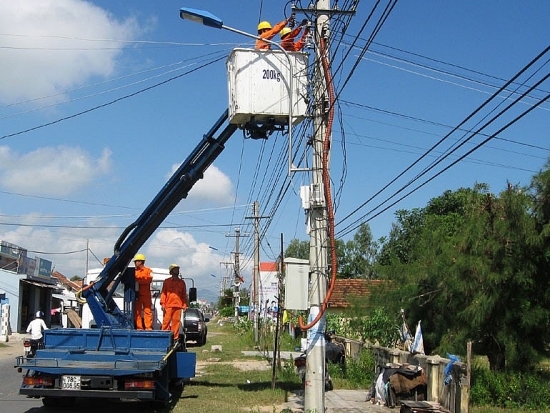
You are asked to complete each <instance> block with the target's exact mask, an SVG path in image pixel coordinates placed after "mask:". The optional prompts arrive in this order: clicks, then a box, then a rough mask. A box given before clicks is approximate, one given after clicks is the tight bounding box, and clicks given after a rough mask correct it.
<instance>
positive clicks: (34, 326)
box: [27, 311, 48, 345]
mask: <svg viewBox="0 0 550 413" xmlns="http://www.w3.org/2000/svg"><path fill="white" fill-rule="evenodd" d="M42 317H44V313H43V312H42V311H37V312H36V318H35V319H34V320H32V321H31V322H30V323H29V326H28V327H27V333H31V343H32V342H33V341H34V342H35V343H36V344H37V345H40V344H41V343H43V342H44V335H43V332H44V331H45V330H47V329H48V326H46V323H45V322H44V320H42Z"/></svg>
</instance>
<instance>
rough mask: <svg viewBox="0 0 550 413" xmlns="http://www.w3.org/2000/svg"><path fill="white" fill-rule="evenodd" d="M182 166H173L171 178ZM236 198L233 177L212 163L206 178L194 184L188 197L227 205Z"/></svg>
mask: <svg viewBox="0 0 550 413" xmlns="http://www.w3.org/2000/svg"><path fill="white" fill-rule="evenodd" d="M179 167H180V165H179V164H175V165H173V166H172V171H171V172H170V175H167V179H169V178H170V177H171V176H172V174H173V173H174V172H175V171H176V170H177V169H178V168H179ZM234 198H235V194H234V191H233V184H232V183H231V179H229V177H228V176H227V175H226V174H224V173H223V172H222V171H221V170H220V169H219V168H217V167H216V166H214V165H210V166H209V167H208V169H207V170H206V172H205V173H204V178H203V179H199V181H198V182H197V183H196V184H195V186H193V189H191V191H190V192H189V195H188V197H187V200H188V201H196V202H205V201H206V202H208V203H209V204H212V203H214V204H218V205H226V204H227V202H228V201H232V200H233V199H234Z"/></svg>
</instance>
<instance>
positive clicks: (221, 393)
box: [165, 323, 300, 413]
mask: <svg viewBox="0 0 550 413" xmlns="http://www.w3.org/2000/svg"><path fill="white" fill-rule="evenodd" d="M212 345H221V346H222V352H216V353H211V352H210V348H211V346H212ZM253 348H254V345H253V343H250V342H249V339H248V338H247V337H246V336H245V335H238V334H236V332H235V329H234V328H233V326H231V325H224V326H219V325H218V324H216V323H209V324H208V342H207V344H206V346H204V347H190V348H189V351H194V352H196V353H197V362H198V363H199V364H200V363H201V362H206V361H209V360H210V361H211V360H212V359H214V358H215V359H216V360H217V359H219V361H218V362H209V363H208V364H207V365H206V366H205V367H201V368H200V369H197V370H198V371H199V370H200V373H201V374H200V376H198V377H196V378H194V379H192V380H191V382H190V383H189V384H187V385H186V386H185V388H184V390H183V392H182V393H181V396H180V398H179V400H177V402H176V403H175V404H174V405H173V406H171V407H170V408H168V409H166V410H165V411H167V412H168V411H170V412H173V413H183V412H194V413H213V412H224V413H243V412H250V413H255V412H277V413H278V412H280V411H281V408H280V405H282V404H283V403H284V402H285V401H287V398H288V396H289V394H290V393H291V392H293V391H295V390H298V389H300V382H299V379H298V376H297V374H296V373H295V372H294V366H293V365H290V362H288V361H287V362H284V361H282V362H281V369H278V368H277V369H276V380H275V387H274V389H272V388H271V386H272V369H271V368H269V369H266V370H249V371H242V370H240V369H238V368H236V367H234V366H233V365H232V364H226V362H232V361H235V360H244V359H245V358H244V357H243V355H242V354H241V351H242V350H253ZM259 359H261V358H259ZM246 360H250V358H246Z"/></svg>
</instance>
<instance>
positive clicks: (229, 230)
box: [0, 0, 550, 295]
mask: <svg viewBox="0 0 550 413" xmlns="http://www.w3.org/2000/svg"><path fill="white" fill-rule="evenodd" d="M385 4H386V3H383V5H385ZM305 5H306V3H303V6H305ZM285 6H286V7H287V8H286V10H285ZM339 6H340V7H341V8H342V7H343V3H342V2H340V3H339ZM373 6H374V2H367V1H364V0H363V1H361V2H359V4H358V7H357V12H356V14H355V16H354V17H353V18H352V19H351V22H350V24H349V27H347V29H346V31H345V34H342V30H341V28H342V26H341V25H339V22H337V21H336V18H335V19H334V20H333V21H332V22H331V23H332V27H333V28H335V33H333V36H334V37H333V39H334V41H333V43H332V45H331V46H332V52H333V72H334V73H333V76H334V82H335V87H336V92H337V93H339V99H340V106H339V108H340V109H339V111H338V113H337V117H336V122H335V126H334V130H333V136H332V137H333V144H332V152H331V177H332V188H333V195H334V196H335V197H336V202H335V204H336V206H337V210H336V222H337V227H336V232H337V233H339V232H340V234H345V235H344V237H343V238H344V239H349V238H350V237H352V236H353V231H351V232H350V231H346V230H345V228H346V227H347V225H348V224H350V223H352V222H354V221H355V220H357V219H359V220H361V219H367V220H368V222H369V224H370V226H371V229H372V231H373V234H374V236H375V238H379V237H382V236H385V235H387V234H388V233H389V230H390V228H391V223H392V222H393V221H394V212H395V210H396V209H410V208H414V207H423V206H425V205H426V203H427V202H428V201H429V200H430V199H431V198H433V197H436V196H439V195H441V194H442V192H443V191H444V190H446V189H451V190H453V189H457V188H459V187H471V186H473V185H474V184H475V183H476V182H485V183H487V184H489V185H490V188H491V190H492V191H493V192H500V191H501V190H502V189H504V188H505V186H506V183H507V181H509V182H511V183H512V184H521V185H527V184H529V181H530V179H531V177H532V176H533V175H534V174H535V173H537V172H538V171H539V170H540V169H541V168H542V167H543V165H544V164H545V162H546V160H547V158H548V155H549V149H550V139H549V138H548V136H547V135H548V130H549V126H550V125H549V123H550V112H549V111H550V105H549V104H548V103H544V104H542V105H540V106H539V107H538V108H536V109H534V110H533V111H531V112H530V113H529V114H528V115H526V116H525V117H524V118H523V119H521V120H520V121H518V122H516V123H515V124H513V125H512V126H510V127H509V128H507V129H506V130H505V131H503V132H502V133H500V134H499V135H498V136H497V137H496V138H494V139H491V140H490V141H489V142H488V143H486V144H485V145H483V146H482V147H481V148H480V149H478V150H476V151H475V152H473V153H472V154H471V155H470V156H468V157H467V158H465V159H464V160H461V161H460V162H459V163H457V164H456V165H455V166H453V167H452V168H450V169H449V170H447V171H446V172H444V173H443V174H441V175H440V176H439V177H437V178H435V179H434V180H432V181H431V182H429V183H427V184H426V185H424V186H422V187H421V188H420V189H418V190H416V191H415V192H414V193H412V194H411V195H410V196H408V197H406V198H405V199H403V200H402V201H400V202H399V203H397V204H396V205H395V206H393V207H390V208H388V209H387V210H386V211H385V212H383V213H380V214H379V215H377V216H375V215H376V214H377V213H378V212H379V211H380V210H381V209H382V208H384V207H385V206H387V205H388V203H385V204H384V203H383V202H384V201H386V200H388V198H390V196H391V195H393V194H394V193H395V192H396V191H397V190H398V189H399V188H401V187H402V186H404V185H406V184H407V183H408V182H409V181H411V180H412V179H413V178H415V177H416V176H417V175H418V174H420V173H421V172H422V171H423V170H424V169H425V168H427V167H428V166H429V165H430V164H431V163H432V162H434V161H436V159H437V157H438V156H439V155H441V154H442V153H444V152H445V151H448V150H449V149H450V148H451V147H452V145H453V144H454V145H457V142H459V140H460V139H464V138H468V137H470V136H471V135H470V134H468V133H467V132H465V131H464V130H463V131H462V132H461V133H457V132H458V131H457V132H454V133H452V134H450V132H451V131H452V129H453V128H454V127H456V126H458V125H459V124H460V123H461V122H462V121H463V120H464V119H466V117H467V116H469V115H470V114H471V113H472V112H473V111H474V110H475V109H476V108H478V107H479V106H480V105H481V104H482V103H483V102H484V101H485V100H487V99H488V98H489V97H490V96H491V95H492V94H493V93H495V91H496V90H497V89H498V88H499V87H501V86H502V85H503V84H504V83H505V82H506V81H507V80H508V79H510V78H511V77H512V76H514V75H515V74H516V73H517V72H518V71H520V70H521V69H522V68H523V67H524V66H525V65H526V64H527V63H528V62H530V61H531V60H532V59H533V58H534V57H535V56H537V55H538V54H539V53H540V52H541V51H542V50H543V49H544V48H545V47H547V46H548V40H549V36H548V24H547V17H548V16H550V3H549V2H546V1H542V0H539V1H529V2H527V3H526V2H517V1H502V0H500V1H498V0H487V1H483V2H479V1H473V0H472V1H461V2H450V1H446V2H444V1H414V2H412V1H403V0H402V1H400V2H397V4H396V5H395V7H394V8H393V10H392V12H391V14H390V15H389V16H388V18H387V20H386V21H385V23H384V24H383V26H382V27H381V28H380V30H379V32H378V33H377V35H376V37H375V38H374V41H373V43H372V44H371V45H370V47H369V48H368V50H367V51H366V52H364V50H363V48H364V46H365V44H366V43H367V39H369V37H370V36H371V34H372V32H373V29H374V27H375V26H374V23H375V21H376V20H377V19H378V18H379V17H380V15H381V12H380V11H379V10H376V11H375V12H374V14H373V18H372V20H370V21H368V22H367V23H366V24H365V22H366V20H367V17H368V16H369V14H370V12H371V10H372V8H373ZM180 7H192V8H197V9H205V8H207V9H208V11H209V12H211V13H213V14H215V15H217V16H218V17H220V18H222V19H223V21H224V24H226V25H227V26H231V27H234V28H237V29H240V30H244V31H249V32H254V31H255V28H256V25H257V23H258V21H259V20H269V21H271V22H272V23H276V22H278V21H280V20H282V19H283V17H284V15H285V14H286V15H288V14H289V13H290V10H289V9H288V6H287V4H286V2H283V1H269V2H256V1H244V0H241V1H234V0H224V1H221V0H212V1H209V2H203V1H190V0H187V1H186V0H180V1H174V0H166V1H163V2H150V1H141V0H136V1H132V2H112V1H88V2H83V1H80V0H20V1H18V2H7V1H5V2H2V3H1V4H0V27H2V30H1V31H0V59H1V61H2V66H3V68H2V71H1V72H0V239H2V240H4V241H7V242H11V243H15V244H17V245H20V246H22V247H24V248H27V249H28V250H29V251H33V252H30V253H29V255H31V256H34V255H36V256H39V257H42V258H46V259H49V260H51V261H53V263H54V265H55V269H56V270H58V271H60V272H61V273H63V274H65V275H66V276H68V277H71V276H72V275H83V272H84V269H85V268H86V265H88V266H89V267H97V266H98V265H99V262H98V261H97V260H96V258H95V257H97V258H99V259H100V260H101V259H102V258H103V257H110V256H111V255H112V248H113V244H114V242H115V241H116V239H117V238H118V236H119V235H120V233H121V232H122V230H123V228H124V227H126V226H127V225H128V224H130V223H131V222H133V220H135V219H136V218H137V216H138V215H139V213H140V212H141V211H142V210H143V209H144V208H145V207H146V206H147V205H148V203H149V202H150V201H151V200H152V199H153V197H154V196H155V195H156V193H157V192H158V191H159V190H160V189H161V187H162V186H163V185H164V183H165V182H166V180H167V179H168V177H169V176H170V175H171V173H172V171H173V170H174V168H175V167H177V165H178V164H179V163H180V162H181V161H183V160H184V159H185V158H186V157H187V155H188V154H189V153H190V152H191V150H192V149H193V148H194V147H195V145H196V143H197V142H198V141H199V140H200V138H201V137H202V135H203V134H204V133H206V132H207V131H208V130H209V129H210V127H211V126H212V125H213V124H214V122H215V121H216V120H217V119H218V118H219V116H220V115H221V114H222V112H223V111H224V110H225V109H226V107H227V77H226V68H225V60H226V58H227V56H228V55H229V53H230V52H231V50H232V49H233V48H235V47H251V46H252V40H250V39H248V38H246V37H243V36H240V35H238V34H234V33H231V32H229V31H224V30H216V29H212V28H207V27H204V26H200V25H198V24H196V23H192V22H189V21H184V20H181V19H180V17H179V8H180ZM297 17H298V20H301V19H302V18H304V17H305V16H303V15H298V16H297ZM363 26H364V29H362V27H363ZM356 36H358V37H359V38H358V39H357V41H356V42H355V43H354V40H355V38H356ZM352 46H353V47H352ZM310 53H312V54H313V50H310ZM546 59H547V57H546V58H545V59H543V62H545V61H546ZM311 60H312V59H311ZM342 61H344V63H343V64H342V65H341V62H342ZM337 68H338V70H337ZM548 68H549V66H548V65H546V66H544V65H543V64H542V62H541V63H538V64H537V65H535V66H534V67H533V68H532V69H531V70H530V71H529V72H527V73H526V74H525V75H524V76H523V77H521V78H520V79H518V82H520V83H523V82H525V84H526V85H527V87H528V86H531V85H533V84H534V83H535V82H536V81H538V80H539V79H541V78H542V77H543V76H544V75H546V74H548V72H549V69H548ZM348 78H349V79H348ZM512 89H514V90H515V91H516V92H524V91H525V90H526V87H525V86H519V83H518V84H515V85H513V87H510V88H509V90H512ZM549 90H550V87H549V82H546V83H542V84H541V85H540V87H539V88H538V89H537V90H536V91H534V92H533V93H532V94H531V95H530V96H529V97H525V98H524V99H523V100H522V101H521V102H520V103H518V104H517V105H515V106H514V107H513V108H512V109H510V111H508V112H507V113H506V114H504V115H502V116H500V117H499V118H498V119H497V120H496V121H495V122H494V123H493V124H491V125H490V126H488V127H487V128H486V129H483V130H482V131H481V134H485V135H481V134H478V135H476V136H473V137H472V138H471V140H470V142H469V143H466V144H464V146H462V147H461V148H460V149H458V150H457V152H456V153H455V155H452V156H451V157H450V158H447V159H446V160H443V161H442V162H441V163H440V164H438V165H437V166H436V167H435V168H434V169H433V171H432V172H429V173H428V174H426V175H424V176H423V177H422V178H420V179H419V180H418V181H415V183H414V184H413V185H412V186H410V187H409V188H408V190H406V191H405V192H402V193H401V194H400V195H398V196H397V198H399V197H400V196H402V195H403V194H404V193H406V192H408V191H409V190H411V189H413V188H414V187H415V186H417V185H418V184H420V183H422V182H423V181H425V180H426V178H429V177H430V176H432V175H433V174H434V173H436V172H439V171H440V170H442V169H444V168H445V167H446V166H447V165H449V164H450V163H451V162H453V161H454V160H456V159H457V158H458V157H459V156H461V155H463V154H464V153H465V152H466V151H467V150H469V149H471V148H473V147H474V146H475V145H477V144H479V143H480V142H481V141H482V140H483V139H485V138H486V137H487V136H489V135H491V134H494V133H495V132H496V131H498V130H499V129H500V128H501V127H503V126H504V125H505V124H506V123H508V122H510V121H511V120H512V119H513V118H514V117H516V116H518V115H519V114H520V113H522V112H523V111H525V110H527V109H529V108H530V107H532V105H534V104H535V103H536V102H537V99H541V98H544V97H546V95H547V94H548V91H549ZM517 96H518V95H517V94H511V92H507V93H502V94H501V95H500V96H499V97H497V98H496V99H495V102H496V103H494V104H491V105H490V106H488V107H486V108H485V109H484V110H482V111H480V113H479V114H478V115H477V116H476V117H474V118H473V119H472V120H471V121H469V122H468V123H466V124H464V126H463V128H464V129H470V130H477V128H479V126H476V123H478V122H481V123H483V122H486V121H487V119H489V118H490V117H492V116H495V114H496V113H498V111H500V110H502V109H503V108H504V107H505V105H507V104H509V103H511V102H512V99H514V98H515V97H517ZM492 110H494V112H491V111H492ZM484 117H485V120H483V119H484ZM305 132H306V131H305V130H302V129H300V128H296V134H297V136H300V134H302V135H303V134H304V133H305ZM448 134H449V137H448V138H447V139H445V140H444V142H443V143H442V144H441V145H440V146H438V147H437V148H436V149H435V150H434V151H433V152H432V153H430V154H428V155H427V156H425V157H423V158H422V159H421V160H420V161H419V162H418V163H417V164H416V165H415V166H414V167H412V168H411V169H410V170H408V171H407V172H405V173H404V174H403V175H402V176H401V177H400V178H398V179H397V180H396V181H395V182H394V183H393V184H391V185H390V186H388V188H387V189H386V190H384V191H382V192H381V193H380V194H379V195H378V196H376V197H374V198H373V199H372V200H371V201H369V202H368V203H366V205H365V206H363V207H362V208H360V209H359V210H358V211H357V212H356V213H354V214H353V215H351V216H350V217H349V218H348V219H346V220H344V221H343V222H342V220H343V219H344V218H345V217H347V216H348V215H349V214H350V213H352V212H353V211H355V210H356V209H357V208H358V207H359V206H361V205H363V204H364V203H365V202H366V201H367V200H369V199H370V198H371V197H372V196H373V195H375V194H376V193H377V192H378V191H379V190H380V189H382V188H384V187H385V186H386V185H387V184H388V183H390V182H391V181H392V180H393V179H394V178H396V177H397V176H399V174H400V173H402V172H403V171H404V170H405V169H406V168H407V167H408V166H409V165H411V164H413V163H414V162H415V161H417V160H418V159H419V158H420V157H421V156H422V155H424V154H425V152H426V151H427V150H428V149H429V148H430V147H432V146H433V145H435V144H436V143H437V142H438V141H439V140H441V139H442V138H444V137H445V136H447V135H448ZM285 142H286V140H285V137H284V136H281V135H278V134H275V135H273V136H272V137H271V138H270V139H269V140H268V141H252V140H250V139H243V136H242V134H241V133H240V132H237V133H236V134H235V135H234V136H233V137H232V138H231V140H230V141H229V143H228V144H227V147H226V149H225V151H224V152H223V153H222V154H221V155H220V157H219V158H218V159H217V160H216V162H214V164H213V166H212V167H211V168H210V169H209V171H208V172H207V174H206V176H205V179H204V180H202V181H200V182H199V184H197V186H196V187H195V188H194V189H193V190H192V191H191V193H190V195H189V197H188V199H186V200H183V201H182V202H181V203H180V205H178V207H177V208H176V210H175V211H174V212H173V213H172V214H171V215H170V217H168V219H167V220H166V221H165V223H164V224H163V226H162V228H160V229H159V230H158V231H157V232H156V233H155V234H154V235H153V237H152V238H151V239H150V240H149V241H148V242H147V244H146V245H145V246H144V247H143V249H142V251H143V252H144V253H145V254H146V256H147V257H148V259H147V265H149V266H152V267H168V265H170V264H171V263H172V262H176V263H179V264H180V265H181V266H182V273H183V274H184V275H185V276H187V277H193V278H194V280H195V283H196V285H197V286H198V287H199V295H200V291H201V289H204V290H211V291H217V289H218V287H219V283H220V281H221V279H222V277H224V276H226V275H227V273H226V265H225V264H223V263H224V262H228V261H232V260H233V258H232V256H231V253H232V252H234V251H235V237H234V236H233V235H234V234H235V228H241V231H242V233H243V235H244V236H243V238H242V239H241V241H240V248H241V252H242V256H241V265H242V270H243V274H244V276H245V280H246V282H247V283H250V280H251V276H250V274H251V270H252V265H251V261H250V257H251V254H252V227H251V224H252V222H251V220H250V219H246V218H245V217H248V216H251V215H252V206H251V204H252V202H254V201H255V200H258V201H259V202H260V209H261V215H262V216H267V215H271V219H270V220H265V219H264V220H262V225H266V224H267V222H269V225H268V226H267V228H263V230H262V231H264V232H265V237H264V238H263V241H262V247H261V260H262V261H271V260H274V259H275V257H276V256H277V255H278V253H279V250H280V237H281V234H283V237H284V241H285V245H286V244H287V243H288V242H290V240H291V239H293V238H298V239H300V240H306V239H307V234H306V233H305V225H304V223H305V215H304V211H303V209H302V207H301V200H300V196H299V193H300V186H302V185H307V184H308V183H309V182H310V176H309V175H308V174H307V173H296V174H294V175H293V176H292V179H291V180H289V179H288V178H287V177H286V169H285V168H286V167H285V166H284V165H281V164H280V160H281V159H282V157H284V154H286V150H287V148H286V146H285ZM296 142H297V145H299V140H296ZM302 146H303V147H301V148H300V147H299V146H296V147H295V150H296V151H297V152H298V153H299V154H300V155H302V154H303V155H304V156H305V157H306V159H307V157H308V156H309V159H308V160H307V163H309V164H310V163H311V153H310V152H309V151H308V150H307V149H306V148H305V146H304V145H302ZM304 166H305V164H304ZM285 180H286V182H289V181H290V185H289V186H288V190H287V191H286V192H284V196H281V198H280V200H278V201H275V200H276V199H278V198H277V197H278V195H279V194H280V193H281V188H282V187H283V186H284V182H285ZM395 199H396V198H391V200H395ZM391 200H390V201H389V203H391V202H392V201H391ZM379 204H382V206H381V208H378V209H374V208H375V207H377V206H378V205H379ZM373 209H374V210H373ZM371 210H373V211H372V212H370V211H371ZM369 212H370V213H369ZM352 228H353V225H352ZM87 245H89V250H90V253H89V254H86V252H85V250H86V248H87ZM76 251H80V252H76ZM87 262H88V264H87Z"/></svg>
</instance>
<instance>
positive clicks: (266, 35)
mask: <svg viewBox="0 0 550 413" xmlns="http://www.w3.org/2000/svg"><path fill="white" fill-rule="evenodd" d="M294 21H295V17H294V14H293V15H291V16H290V17H289V18H288V19H285V20H283V21H282V22H280V23H277V24H276V25H275V26H273V27H271V23H269V22H268V21H265V20H264V21H262V22H260V23H259V24H258V37H261V39H257V40H256V45H255V47H254V48H255V49H256V50H269V49H271V45H270V44H269V43H268V42H265V41H263V40H262V39H267V40H271V39H273V38H274V37H275V36H276V35H277V33H279V32H280V31H281V30H283V28H284V27H285V26H286V25H287V24H289V25H291V26H292V25H293V24H294Z"/></svg>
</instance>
